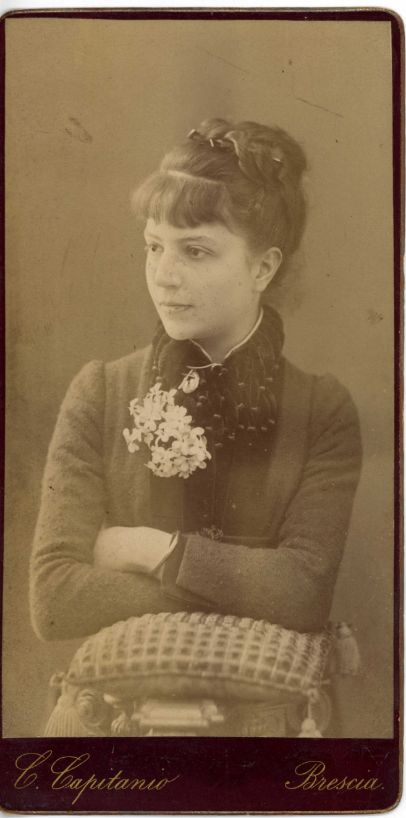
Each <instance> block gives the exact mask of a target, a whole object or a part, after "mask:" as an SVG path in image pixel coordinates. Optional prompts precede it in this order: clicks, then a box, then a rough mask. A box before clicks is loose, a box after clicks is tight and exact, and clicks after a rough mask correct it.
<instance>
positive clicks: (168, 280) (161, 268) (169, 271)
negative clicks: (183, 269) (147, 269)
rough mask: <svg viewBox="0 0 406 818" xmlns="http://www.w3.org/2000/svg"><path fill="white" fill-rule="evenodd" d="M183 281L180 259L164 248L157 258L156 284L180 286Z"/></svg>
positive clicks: (160, 285)
mask: <svg viewBox="0 0 406 818" xmlns="http://www.w3.org/2000/svg"><path fill="white" fill-rule="evenodd" d="M181 282H182V276H181V273H180V269H179V259H178V258H177V257H176V254H174V253H171V252H169V251H167V250H164V251H163V252H162V253H161V254H160V255H159V258H158V259H157V263H156V267H155V284H157V285H158V286H159V287H179V286H180V284H181Z"/></svg>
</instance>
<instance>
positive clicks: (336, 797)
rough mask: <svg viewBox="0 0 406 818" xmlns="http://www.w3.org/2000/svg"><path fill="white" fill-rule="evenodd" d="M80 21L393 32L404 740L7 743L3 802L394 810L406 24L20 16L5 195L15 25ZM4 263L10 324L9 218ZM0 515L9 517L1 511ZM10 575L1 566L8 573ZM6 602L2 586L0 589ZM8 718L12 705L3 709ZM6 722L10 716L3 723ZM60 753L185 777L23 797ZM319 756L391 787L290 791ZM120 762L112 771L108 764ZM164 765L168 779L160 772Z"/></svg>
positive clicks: (110, 807) (337, 13)
mask: <svg viewBox="0 0 406 818" xmlns="http://www.w3.org/2000/svg"><path fill="white" fill-rule="evenodd" d="M27 17H28V18H38V17H41V18H44V17H50V18H79V19H105V20H136V19H137V20H145V19H154V18H160V19H163V20H176V19H190V18H195V19H201V20H207V19H240V20H244V19H252V18H255V19H261V20H309V21H311V20H340V21H343V20H350V21H356V20H359V21H381V22H389V23H390V24H391V32H392V79H393V85H392V87H393V212H394V259H395V266H394V290H395V298H394V327H395V361H394V366H395V419H394V432H395V450H396V452H397V458H396V463H395V470H394V486H395V505H394V519H395V571H394V589H395V594H394V596H395V612H394V613H395V629H394V656H395V683H394V714H393V716H394V719H393V724H394V738H393V739H322V740H318V739H313V740H312V741H309V740H303V739H282V738H279V739H278V738H269V739H266V738H263V739H255V738H249V739H248V738H244V739H225V738H212V739H210V738H193V739H190V738H188V739H182V738H170V739H167V738H150V739H149V740H146V739H145V738H143V739H136V738H132V739H124V738H121V739H110V738H108V739H107V738H106V739H66V738H61V739H44V738H38V739H32V738H27V739H25V738H22V739H1V740H0V805H1V806H2V807H3V808H5V809H8V810H14V811H17V810H18V811H19V812H28V813H30V812H34V811H40V812H42V813H44V812H50V813H52V814H55V813H58V812H63V813H64V812H74V813H80V812H97V813H103V812H104V813H114V812H119V813H125V812H127V813H141V814H146V813H152V814H156V813H158V814H162V813H182V812H183V813H189V814H190V813H194V812H206V813H207V812H209V813H219V812H223V813H230V812H237V813H247V812H248V813H251V814H253V813H265V814H270V813H286V812H296V813H318V812H320V813H326V812H329V813H331V812H339V813H341V812H347V813H354V812H367V813H371V812H376V811H386V810H388V809H390V808H393V807H394V806H395V805H396V803H397V801H398V799H399V797H400V793H401V770H400V764H401V757H400V756H401V745H400V741H401V734H402V731H401V721H400V718H401V713H402V710H401V705H402V700H401V689H400V682H401V655H402V627H401V618H400V612H401V609H402V607H403V604H402V603H403V598H402V584H401V579H402V577H401V571H400V570H399V568H400V566H401V565H402V566H403V563H402V551H401V534H402V506H401V500H402V488H403V484H402V472H401V467H402V459H403V452H402V442H401V431H402V416H401V412H402V405H403V391H402V390H403V378H402V372H401V364H402V354H401V340H402V331H403V326H402V305H403V292H402V267H401V265H402V230H403V219H404V213H403V180H404V176H403V161H402V159H403V154H402V146H403V130H402V128H403V122H404V109H403V84H402V77H403V60H404V31H403V26H402V22H401V20H400V18H399V17H398V16H397V15H396V14H395V13H394V12H391V11H385V10H379V9H375V10H374V9H364V10H350V9H342V10H327V9H319V10H313V9H302V10H288V9H279V10H275V11H272V10H264V9H261V10H260V9H256V10H239V11H235V10H233V9H223V10H218V9H210V10H209V9H203V8H202V9H198V10H197V9H178V10H175V9H162V10H157V9H154V10H152V9H137V10H136V9H123V10H120V11H119V10H114V9H113V10H109V9H99V10H97V9H93V10H92V9H88V10H80V11H75V10H68V9H67V10H59V11H52V10H49V9H48V10H46V9H45V10H43V11H37V10H35V11H16V12H9V13H8V14H6V15H5V16H4V17H2V18H1V20H0V73H1V77H2V83H1V89H0V133H1V140H2V151H1V156H0V184H1V189H2V190H3V213H4V204H5V187H4V161H5V160H4V149H5V144H4V143H5V139H4V133H5V129H4V125H5V22H6V20H7V19H17V18H27ZM0 230H1V234H0V255H1V261H2V265H1V269H2V271H3V275H2V279H1V296H2V297H1V307H0V309H1V317H2V319H3V327H4V326H5V297H4V289H5V286H4V281H5V277H4V267H5V265H4V261H5V224H4V217H3V219H2V220H1V227H0ZM0 372H1V378H2V385H4V333H3V334H2V337H1V347H0ZM4 397H5V387H4V386H3V388H2V390H1V398H0V400H1V413H0V416H1V418H2V420H1V424H2V425H1V429H0V448H1V452H0V454H1V455H2V456H1V459H0V462H1V467H0V468H1V474H0V480H1V485H2V486H4V405H5V399H4ZM0 508H1V511H0V513H1V515H2V517H3V507H2V504H1V506H0ZM0 571H1V576H0V580H1V579H2V564H1V565H0ZM0 594H2V582H1V584H0ZM0 714H1V708H0ZM0 717H1V716H0ZM47 750H52V759H55V758H57V757H60V756H63V755H70V756H78V755H80V754H82V753H89V754H90V758H89V761H88V762H86V764H85V765H84V766H83V767H82V771H79V770H78V772H77V775H83V776H84V777H88V776H89V775H90V774H91V773H92V772H93V773H94V774H95V775H96V776H97V777H98V778H103V777H106V775H112V774H113V773H114V772H117V771H118V770H120V769H122V770H123V774H122V775H123V777H128V778H133V777H135V776H136V777H140V778H146V779H147V780H150V779H151V778H154V777H157V778H159V777H160V775H165V776H166V777H167V778H171V777H175V776H177V775H179V776H180V777H179V778H178V779H177V780H176V781H175V782H174V783H173V784H171V785H169V786H168V787H167V788H166V789H163V790H162V791H160V792H158V791H153V792H149V791H145V790H144V791H138V790H136V791H130V790H121V791H110V792H108V791H106V790H104V791H97V790H93V791H90V790H87V791H86V792H85V793H84V794H83V795H82V796H81V798H80V799H79V802H78V804H77V805H76V807H74V808H72V805H71V801H72V798H73V797H74V795H75V793H73V794H72V792H71V791H69V790H67V789H58V790H53V789H52V788H51V786H50V784H51V782H52V776H51V775H50V773H49V769H48V768H47V766H46V764H45V763H44V765H43V766H42V767H39V768H37V773H38V778H37V779H36V781H35V783H33V785H32V786H30V787H28V788H26V789H16V788H15V787H14V783H15V780H16V777H17V775H18V771H17V770H16V766H15V761H16V759H17V757H18V756H20V755H21V754H23V753H43V752H45V751H47ZM310 759H314V760H320V761H322V762H323V763H324V764H325V765H326V773H325V775H326V776H327V777H328V778H333V777H334V778H337V779H339V780H340V779H342V778H344V777H345V776H347V779H348V778H354V777H356V778H358V779H361V778H363V779H369V778H371V777H375V778H378V779H379V781H380V782H381V783H382V787H381V788H379V789H376V790H375V791H372V792H371V791H370V790H362V789H361V790H358V791H354V790H350V791H346V790H330V791H326V790H323V791H319V790H318V789H311V790H301V789H296V790H291V789H287V788H286V787H285V785H284V782H285V781H286V780H291V781H292V780H298V779H297V778H296V777H295V774H294V770H295V767H296V766H297V765H298V764H299V763H300V762H303V761H309V760H310ZM110 763H111V770H110V771H109V765H110ZM162 767H164V773H161V768H162Z"/></svg>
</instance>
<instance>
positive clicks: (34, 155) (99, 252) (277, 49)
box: [2, 12, 400, 808]
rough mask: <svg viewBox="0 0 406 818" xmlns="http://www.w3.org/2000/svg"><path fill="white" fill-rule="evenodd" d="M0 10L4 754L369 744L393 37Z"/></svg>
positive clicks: (382, 452) (392, 415)
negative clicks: (153, 740) (244, 743)
mask: <svg viewBox="0 0 406 818" xmlns="http://www.w3.org/2000/svg"><path fill="white" fill-rule="evenodd" d="M285 17H286V15H285ZM378 18H379V15H378ZM4 23H5V38H6V72H5V111H6V115H5V180H6V224H5V247H6V275H5V287H6V378H7V379H6V447H5V451H6V482H5V497H6V500H5V542H4V566H3V697H2V722H3V736H4V737H5V738H10V739H16V738H43V739H47V740H48V741H49V742H51V743H49V747H53V746H54V745H53V744H52V740H53V739H54V738H69V739H71V738H72V739H74V738H85V739H96V738H106V737H113V738H115V739H122V738H140V739H141V738H144V737H171V738H172V737H207V738H210V737H212V738H213V737H216V738H221V737H223V738H226V737H239V738H261V739H266V738H289V739H308V738H313V739H348V738H351V739H392V738H393V737H394V729H395V728H394V725H395V721H396V710H395V704H394V683H395V682H396V672H395V675H394V669H395V668H396V667H398V664H397V662H398V656H397V651H398V647H397V640H396V629H395V626H394V614H395V616H396V615H397V613H398V610H399V609H398V605H399V602H398V600H397V599H396V596H395V586H394V577H396V576H398V575H399V572H400V563H399V557H398V555H397V552H396V540H395V529H396V515H395V511H394V509H395V507H396V506H395V503H396V483H395V482H394V474H396V473H397V468H398V466H397V456H398V455H397V451H396V449H395V446H396V438H395V420H396V403H395V382H394V377H395V376H396V366H397V362H396V332H397V329H396V326H395V303H396V299H399V293H398V292H397V289H396V288H397V287H399V286H400V285H399V282H397V280H396V274H395V267H394V221H395V214H394V188H393V155H394V154H393V151H394V144H393V79H392V65H393V51H392V26H393V19H392V20H391V18H390V16H389V14H387V13H386V19H385V13H381V18H380V19H354V18H351V19H345V20H340V19H339V18H338V19H337V18H333V17H330V18H329V19H304V18H303V15H302V16H301V18H300V16H297V17H292V18H291V19H283V15H282V16H280V19H278V18H277V15H275V16H274V17H273V18H272V17H269V16H268V18H267V17H266V15H263V17H262V18H261V16H260V15H258V16H255V15H252V16H251V17H249V16H248V15H246V16H245V17H244V19H238V16H237V17H233V16H231V15H227V14H225V15H223V16H221V15H219V14H217V15H216V16H213V17H210V15H206V16H204V15H202V16H200V17H198V16H197V15H196V16H195V18H194V16H193V12H192V13H190V14H189V15H185V14H182V15H178V16H176V14H175V15H172V18H171V17H170V15H167V17H166V18H164V16H162V15H159V14H157V13H153V12H151V13H150V14H149V15H140V16H139V18H136V15H134V14H133V15H132V17H131V18H130V17H125V15H124V14H123V15H122V16H121V17H120V15H119V14H117V15H116V17H115V18H113V16H111V17H110V18H103V16H102V15H100V16H97V14H96V13H94V14H93V16H91V14H90V13H89V14H88V15H87V17H86V15H84V14H83V15H79V14H75V12H72V13H71V14H70V16H68V15H65V16H63V17H62V16H61V17H59V18H58V16H57V15H56V16H54V17H53V16H52V14H48V15H41V14H40V13H39V14H38V15H36V16H35V15H32V14H29V13H28V14H27V16H24V14H22V15H20V16H18V15H16V16H13V15H11V16H10V17H9V18H7V17H6V19H5V21H4ZM395 253H396V248H395ZM147 744H148V743H147ZM31 746H32V745H30V747H31ZM41 746H43V747H44V748H46V747H48V744H43V745H41ZM137 746H139V745H137ZM311 746H313V745H312V744H311ZM317 746H321V747H322V746H323V743H322V744H321V745H320V744H318V745H317ZM49 752H51V750H49ZM320 752H321V751H318V754H317V755H316V756H315V755H314V750H310V751H308V755H307V756H304V758H313V759H314V758H316V759H318V758H322V756H321V755H320ZM331 752H334V750H332V751H331ZM49 759H50V757H48V756H46V754H44V756H43V757H42V756H41V758H40V759H39V760H38V762H37V763H38V766H42V768H43V769H44V770H45V767H46V766H47V765H49V764H50V760H49ZM313 763H314V762H313ZM317 763H319V764H321V765H322V762H321V761H320V762H317ZM17 766H18V769H19V770H21V771H22V772H21V776H24V774H25V773H26V771H27V770H28V769H29V766H28V767H27V766H24V764H23V763H21V764H20V763H19V764H18V765H17ZM50 769H51V768H50ZM66 769H68V768H66ZM121 772H122V770H121ZM175 772H176V771H175ZM304 773H306V774H307V773H308V770H307V768H306V770H305V769H303V771H302V772H301V773H297V775H298V776H299V775H302V776H303V774H304ZM322 773H323V774H325V775H327V772H325V771H324V770H323V769H322V767H320V768H317V769H315V770H313V775H314V776H316V777H317V776H321V774H322ZM83 774H84V773H83ZM163 774H164V775H165V776H166V777H165V778H163V779H162V781H163V782H164V783H163V784H162V788H164V787H166V786H168V787H175V786H176V784H171V783H170V781H171V775H170V774H169V773H167V772H164V773H163ZM27 775H28V773H27ZM292 775H293V768H292ZM370 775H371V776H372V775H375V773H374V772H371V773H370ZM291 777H292V776H291ZM21 780H23V779H21ZM27 780H28V779H27ZM126 780H127V779H126ZM297 780H298V781H299V778H298V779H297ZM363 780H364V779H363ZM371 780H373V781H378V778H374V779H371ZM158 783H159V782H158ZM378 784H379V782H378ZM378 784H376V787H374V786H370V787H369V789H375V788H378ZM89 786H90V785H89ZM95 786H96V785H95ZM106 786H107V785H106ZM128 786H129V787H130V785H128ZM285 786H287V785H286V783H285ZM157 788H158V789H159V787H158V785H157ZM293 788H294V786H293V784H292V789H293ZM343 788H344V785H343ZM123 789H125V786H124V785H123ZM288 789H289V787H288ZM359 789H362V788H361V787H359ZM365 789H368V787H367V786H366V787H365ZM27 792H28V790H27ZM81 792H82V791H81ZM27 798H28V795H27ZM84 803H85V802H84V797H83V802H82V801H78V802H76V803H75V804H74V806H76V807H79V808H84V806H83V805H82V804H84ZM267 806H268V807H269V804H268V805H267Z"/></svg>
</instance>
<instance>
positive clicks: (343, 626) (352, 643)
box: [335, 622, 361, 676]
mask: <svg viewBox="0 0 406 818" xmlns="http://www.w3.org/2000/svg"><path fill="white" fill-rule="evenodd" d="M335 658H336V671H335V672H336V673H340V674H342V675H343V676H356V675H357V674H358V673H359V671H360V668H361V656H360V652H359V648H358V644H357V640H356V638H355V636H354V634H353V631H352V628H351V625H349V624H348V623H347V622H338V623H337V625H336V629H335Z"/></svg>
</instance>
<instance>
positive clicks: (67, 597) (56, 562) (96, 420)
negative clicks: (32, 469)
mask: <svg viewBox="0 0 406 818" xmlns="http://www.w3.org/2000/svg"><path fill="white" fill-rule="evenodd" d="M104 380H105V379H104V365H103V363H101V362H98V361H93V362H91V363H90V364H87V365H86V366H85V367H84V368H83V369H82V371H81V372H80V373H79V375H77V376H76V378H75V379H74V380H73V382H72V384H71V386H70V388H69V390H68V392H67V395H66V398H65V400H64V402H63V404H62V407H61V410H60V413H59V417H58V420H57V424H56V428H55V432H54V435H53V438H52V441H51V445H50V448H49V452H48V458H47V463H46V468H45V474H44V478H43V486H42V501H41V508H40V513H39V518H38V522H37V527H36V531H35V536H34V546H33V551H32V557H31V565H30V603H31V615H32V621H33V625H34V629H35V631H36V633H37V634H38V635H39V636H40V637H41V638H43V639H69V638H76V637H80V636H84V635H87V634H90V633H94V632H95V631H97V630H99V628H101V627H103V626H105V625H109V624H111V623H113V622H116V621H118V620H120V619H126V618H128V617H129V616H137V615H141V614H143V613H145V612H146V611H149V612H151V613H155V612H159V611H171V610H179V609H184V608H185V605H184V604H181V603H179V602H176V601H173V600H171V599H170V598H169V597H168V596H165V595H163V594H162V591H161V589H160V585H159V583H158V582H157V581H156V579H154V578H151V577H148V576H146V575H144V574H131V573H124V572H118V571H110V570H105V569H100V568H97V567H94V566H93V564H92V563H93V549H94V543H95V540H96V537H97V534H98V532H99V530H100V527H101V525H102V524H103V521H104V516H105V507H106V506H105V488H104V475H103V409H104V399H105V396H104V389H105V383H104Z"/></svg>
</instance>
